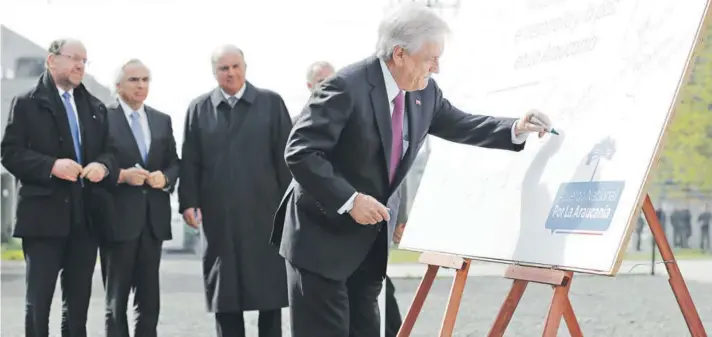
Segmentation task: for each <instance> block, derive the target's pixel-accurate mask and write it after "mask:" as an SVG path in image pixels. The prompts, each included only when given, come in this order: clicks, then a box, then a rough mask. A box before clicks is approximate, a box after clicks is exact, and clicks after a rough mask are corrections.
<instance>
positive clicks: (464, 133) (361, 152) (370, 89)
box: [272, 57, 524, 279]
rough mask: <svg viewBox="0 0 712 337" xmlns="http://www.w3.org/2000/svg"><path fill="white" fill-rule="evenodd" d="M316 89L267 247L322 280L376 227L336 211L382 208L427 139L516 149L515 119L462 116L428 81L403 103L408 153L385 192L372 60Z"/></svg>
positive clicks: (382, 102) (385, 108)
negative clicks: (357, 196)
mask: <svg viewBox="0 0 712 337" xmlns="http://www.w3.org/2000/svg"><path fill="white" fill-rule="evenodd" d="M323 83H324V84H323V85H322V86H321V88H320V89H318V90H317V91H316V92H315V93H314V94H313V95H312V97H311V98H310V100H309V102H308V104H307V106H306V107H305V109H306V111H304V112H303V113H302V114H303V115H302V116H301V117H300V118H299V120H298V121H297V124H296V125H295V126H294V128H293V129H292V133H291V135H290V137H289V140H288V142H287V148H286V150H285V159H286V161H287V166H288V167H289V169H290V170H291V172H292V175H293V177H294V179H295V180H294V181H293V182H292V184H291V185H290V187H289V189H288V190H287V192H286V193H285V195H284V198H283V199H282V202H281V205H280V208H279V210H278V211H277V213H276V215H275V221H274V230H273V234H272V243H273V244H276V245H280V253H281V254H282V256H284V257H285V258H286V259H287V260H288V261H290V262H291V263H292V264H294V265H296V266H298V267H301V268H304V269H307V270H310V271H312V272H316V273H318V274H321V275H323V276H325V277H328V278H332V279H344V278H346V277H348V276H349V275H351V274H352V273H353V272H354V271H355V270H356V268H357V267H358V266H359V264H360V263H361V262H362V261H363V259H364V258H365V256H366V254H367V253H368V251H369V249H370V248H371V246H372V244H373V242H374V240H375V239H376V237H377V235H378V231H379V230H381V229H382V227H384V223H383V222H382V223H381V224H378V225H375V226H370V225H369V226H362V225H359V224H357V223H356V222H355V221H354V220H353V219H352V218H351V216H350V215H349V214H343V215H339V214H338V213H337V210H338V209H339V208H341V207H342V206H343V205H344V203H345V202H346V201H347V200H348V199H349V198H350V197H351V195H352V194H353V193H354V192H356V191H358V192H361V193H365V194H368V195H371V196H372V197H374V198H376V199H377V200H379V201H380V202H381V203H383V204H384V205H386V204H389V203H388V201H389V199H391V197H393V196H395V195H397V194H398V193H395V192H396V191H397V190H398V187H399V186H400V184H401V182H402V180H403V178H404V177H405V175H406V173H407V172H408V170H409V169H410V166H411V164H412V162H413V159H414V157H415V154H416V153H417V152H418V150H419V149H420V147H421V144H422V143H423V140H424V139H425V136H426V135H427V134H433V135H435V136H437V137H441V138H444V139H447V140H450V141H453V142H459V143H464V144H470V145H476V146H482V147H488V148H497V149H506V150H515V151H516V150H521V149H522V148H523V147H524V145H523V144H521V145H515V144H513V143H512V139H511V128H512V125H513V123H514V122H515V119H512V118H495V117H490V116H478V115H470V114H467V113H465V112H462V111H460V110H458V109H457V108H455V107H454V106H452V105H451V104H450V102H448V101H447V100H446V99H445V98H443V95H442V92H441V91H440V89H439V88H438V86H437V84H436V83H435V81H434V80H432V79H431V80H430V82H429V84H428V86H427V87H426V88H425V89H424V90H421V91H415V92H410V93H408V94H407V95H406V113H407V114H408V130H409V132H408V136H409V144H410V145H409V146H408V150H407V152H406V153H405V155H404V157H403V159H402V160H401V163H400V164H399V168H398V171H397V173H396V178H395V182H394V183H393V184H392V185H389V183H388V161H389V158H390V152H391V125H390V124H391V123H390V119H391V117H390V108H389V102H388V99H387V97H386V96H387V94H386V88H385V83H384V80H383V75H382V71H381V66H380V63H379V60H378V59H377V58H375V57H371V58H368V59H366V60H363V61H361V62H359V63H356V64H353V65H350V66H347V67H345V68H344V69H342V70H340V71H339V72H338V73H337V74H336V76H332V77H331V78H330V79H328V80H327V81H325V82H323ZM394 215H395V214H394ZM384 272H385V271H384Z"/></svg>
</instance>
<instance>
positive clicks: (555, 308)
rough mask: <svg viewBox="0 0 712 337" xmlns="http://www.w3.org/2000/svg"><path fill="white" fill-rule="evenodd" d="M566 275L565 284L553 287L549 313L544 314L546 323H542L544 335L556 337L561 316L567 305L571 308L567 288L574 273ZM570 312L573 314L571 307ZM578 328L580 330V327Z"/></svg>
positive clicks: (574, 319) (545, 336)
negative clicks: (566, 280)
mask: <svg viewBox="0 0 712 337" xmlns="http://www.w3.org/2000/svg"><path fill="white" fill-rule="evenodd" d="M566 276H567V277H568V282H566V284H565V285H560V286H555V287H554V298H553V299H552V300H551V306H550V307H549V314H548V315H547V316H546V324H545V325H544V334H543V336H544V337H556V334H557V331H559V326H560V325H561V317H563V316H564V314H565V313H566V311H568V310H567V309H568V308H567V307H569V308H571V303H570V302H569V288H570V287H571V280H572V278H573V276H574V274H573V273H572V272H566ZM570 313H571V314H573V308H571V311H570ZM572 318H573V321H574V322H576V318H575V317H572ZM570 319H571V318H570ZM567 325H568V320H567ZM576 325H578V323H576ZM569 329H571V327H569ZM578 330H579V331H580V328H579V329H578ZM574 336H575V335H574Z"/></svg>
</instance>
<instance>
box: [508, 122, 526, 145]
mask: <svg viewBox="0 0 712 337" xmlns="http://www.w3.org/2000/svg"><path fill="white" fill-rule="evenodd" d="M517 122H518V120H517ZM517 122H514V124H512V143H513V144H517V145H519V144H524V142H525V141H527V137H529V132H523V133H522V134H520V135H519V136H517V133H516V132H515V131H514V130H515V129H516V128H517Z"/></svg>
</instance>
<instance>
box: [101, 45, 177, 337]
mask: <svg viewBox="0 0 712 337" xmlns="http://www.w3.org/2000/svg"><path fill="white" fill-rule="evenodd" d="M150 79H151V77H150V73H149V70H148V68H147V67H146V66H145V65H144V64H143V63H142V62H141V61H139V60H136V59H133V60H129V61H128V62H126V63H125V64H124V65H123V66H122V67H121V68H120V71H119V75H118V77H117V79H116V92H117V94H118V97H117V100H116V101H115V102H113V103H111V104H110V105H109V106H108V110H109V112H108V115H109V135H110V138H111V144H112V153H113V155H114V158H115V159H116V163H117V165H118V167H119V168H120V169H119V170H118V172H116V173H114V174H111V175H109V179H108V180H109V181H110V182H112V183H113V184H114V186H115V187H114V188H113V190H112V194H113V199H114V206H115V207H116V211H117V214H121V217H119V218H117V219H115V220H114V221H112V222H111V223H109V224H107V226H106V231H105V233H104V240H103V243H102V245H101V257H102V259H101V262H102V273H103V275H102V276H103V278H104V288H105V289H106V335H107V337H129V328H128V322H127V318H126V307H127V302H128V299H129V292H130V291H131V290H132V289H133V290H134V292H135V297H134V303H135V307H136V313H137V314H138V317H137V319H136V325H135V328H134V334H133V335H134V336H136V337H146V336H149V337H150V336H156V326H157V325H158V315H159V310H160V295H159V294H160V287H159V265H160V262H161V248H162V245H163V241H164V240H170V239H171V237H172V236H171V203H170V193H172V192H173V188H174V186H175V183H176V181H177V180H178V170H179V162H178V155H177V154H176V143H175V138H174V137H173V125H172V123H171V117H170V116H169V115H167V114H165V113H162V112H160V111H158V110H156V109H153V108H151V107H149V106H147V105H145V104H144V100H145V99H146V96H147V95H148V87H149V82H150Z"/></svg>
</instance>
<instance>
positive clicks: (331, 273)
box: [181, 3, 550, 337]
mask: <svg viewBox="0 0 712 337" xmlns="http://www.w3.org/2000/svg"><path fill="white" fill-rule="evenodd" d="M448 30H449V29H448V26H447V23H446V22H445V21H443V20H442V19H441V18H440V17H438V16H437V15H436V14H435V13H434V12H432V10H430V9H429V8H427V7H426V6H425V5H423V4H417V3H409V4H408V5H405V6H400V7H399V8H398V10H396V11H395V12H393V13H392V14H391V15H389V16H388V17H386V18H385V19H384V20H383V21H382V22H381V25H380V27H379V29H378V43H377V48H376V53H375V55H373V56H370V57H368V58H366V59H364V60H361V61H359V62H357V63H354V64H352V65H349V66H346V67H344V68H342V69H340V70H339V71H338V72H337V73H336V74H335V75H334V76H331V77H329V78H327V79H326V80H325V81H324V82H323V83H322V84H321V85H319V86H318V87H317V89H316V90H315V92H314V93H313V94H312V95H311V98H310V99H309V101H308V103H307V104H306V106H305V108H304V111H302V113H301V115H300V116H299V119H298V121H297V123H296V125H295V126H294V128H293V129H292V132H291V133H290V135H289V139H288V143H287V147H286V150H285V154H284V158H285V160H286V162H287V166H288V167H289V170H290V171H291V173H292V176H293V177H294V182H293V183H292V184H290V186H289V189H288V191H287V192H286V194H285V195H284V197H283V199H282V202H281V204H280V207H279V209H278V211H277V213H276V214H275V216H274V228H273V232H272V238H271V242H272V244H274V245H275V246H278V247H280V254H281V255H282V256H283V257H284V258H285V260H286V261H287V279H288V282H289V304H290V312H291V323H292V324H291V329H292V337H306V336H309V337H311V336H350V337H360V336H364V337H373V336H379V335H380V334H381V324H380V312H379V306H378V295H379V294H380V293H381V290H382V287H383V281H384V278H385V275H386V267H387V263H388V250H389V246H390V245H389V242H388V240H389V239H390V235H391V233H390V232H391V228H390V227H389V226H388V222H389V220H390V219H391V213H392V214H393V215H395V214H397V212H398V210H397V209H388V208H387V207H386V206H384V205H396V206H395V207H396V208H397V205H398V204H399V203H400V201H399V200H400V193H399V192H398V190H399V187H400V185H401V183H402V182H403V178H404V177H405V176H406V174H407V173H408V171H409V170H410V167H411V165H412V163H413V159H414V158H415V154H416V153H418V151H419V150H420V148H421V146H422V142H421V140H422V139H423V138H424V137H425V136H426V135H427V134H433V135H435V136H438V137H441V138H443V139H446V140H449V141H452V142H457V143H461V144H468V145H472V146H480V147H485V148H492V149H501V150H508V151H521V150H522V149H523V148H524V143H525V141H526V139H527V136H528V134H529V133H530V132H535V133H538V134H539V137H543V136H544V135H545V133H546V129H547V128H548V127H549V126H548V125H549V124H550V122H549V119H548V117H547V116H546V115H545V114H543V113H541V112H538V111H534V110H530V111H529V112H526V113H524V114H522V115H523V116H522V118H520V119H517V118H500V117H493V116H486V115H475V114H469V113H466V112H463V111H461V110H459V109H457V108H456V107H454V106H453V105H452V104H451V103H450V102H448V100H447V99H445V98H444V97H443V93H442V91H441V90H440V88H439V87H438V85H437V83H436V82H435V81H434V80H433V79H431V77H430V75H431V74H433V73H437V72H438V71H439V59H440V56H441V55H442V53H443V48H444V40H445V36H446V34H447V32H448ZM534 116H536V117H538V118H539V119H541V120H542V123H541V124H538V123H536V124H535V123H534V122H533V117H534ZM405 135H407V136H405ZM404 138H407V139H404ZM181 185H182V184H181Z"/></svg>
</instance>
